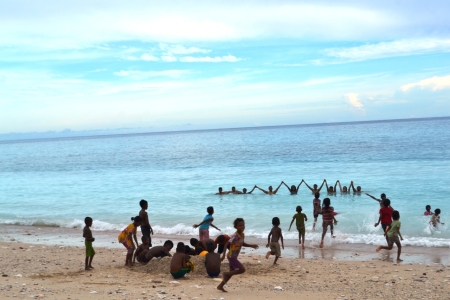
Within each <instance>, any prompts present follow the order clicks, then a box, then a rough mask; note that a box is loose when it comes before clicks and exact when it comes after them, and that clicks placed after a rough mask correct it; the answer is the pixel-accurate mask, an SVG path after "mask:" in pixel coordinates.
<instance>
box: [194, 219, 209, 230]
mask: <svg viewBox="0 0 450 300" xmlns="http://www.w3.org/2000/svg"><path fill="white" fill-rule="evenodd" d="M212 221H214V218H208V219H206V220H203V221H201V222H200V223H199V224H194V225H193V226H192V227H194V228H197V227H198V226H201V225H203V224H205V223H207V222H212ZM209 225H212V224H209Z"/></svg>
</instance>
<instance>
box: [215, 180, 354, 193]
mask: <svg viewBox="0 0 450 300" xmlns="http://www.w3.org/2000/svg"><path fill="white" fill-rule="evenodd" d="M302 183H305V185H306V187H307V188H308V189H309V190H310V191H311V192H312V193H313V194H315V193H318V192H320V190H321V189H322V187H323V185H324V184H325V186H326V189H327V193H328V194H329V195H332V194H335V193H336V192H337V190H336V188H337V186H338V185H339V189H340V191H341V193H342V194H347V193H350V189H352V190H353V193H354V194H360V193H361V187H360V186H357V187H356V188H355V185H354V183H353V181H351V182H350V185H349V186H348V188H347V186H342V185H341V182H340V181H339V180H337V181H336V183H335V184H334V187H333V186H332V185H330V186H328V183H327V180H326V179H324V180H323V182H322V184H321V185H320V187H318V186H317V184H314V185H313V186H312V187H310V186H309V185H308V184H307V183H306V181H305V180H304V179H302V181H300V183H299V184H298V185H297V186H295V185H291V186H290V187H289V186H288V185H287V184H286V183H285V182H284V181H281V183H280V184H279V185H278V187H277V188H276V189H275V190H274V189H273V187H272V186H269V188H268V189H267V190H265V189H263V188H260V187H259V186H257V185H255V186H254V187H253V188H252V189H251V190H250V191H247V189H246V188H243V189H242V191H239V190H238V189H236V187H234V186H233V187H232V188H231V191H224V190H223V188H222V187H219V189H218V192H217V193H216V195H227V194H251V193H252V192H253V191H254V190H255V189H258V190H260V191H262V192H263V193H264V194H267V195H275V194H276V193H277V192H278V189H279V188H280V187H281V186H282V185H284V186H286V188H287V189H288V190H289V192H290V193H291V195H297V193H298V190H299V189H300V186H301V185H302Z"/></svg>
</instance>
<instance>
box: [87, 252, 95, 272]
mask: <svg viewBox="0 0 450 300" xmlns="http://www.w3.org/2000/svg"><path fill="white" fill-rule="evenodd" d="M93 259H94V255H92V256H91V257H89V265H88V268H89V269H93V268H94V267H93V266H92V260H93Z"/></svg>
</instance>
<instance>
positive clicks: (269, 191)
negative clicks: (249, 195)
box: [255, 182, 283, 195]
mask: <svg viewBox="0 0 450 300" xmlns="http://www.w3.org/2000/svg"><path fill="white" fill-rule="evenodd" d="M282 184H283V183H282V182H281V183H280V185H279V186H278V187H277V188H276V189H275V190H273V187H272V186H269V190H268V191H266V190H265V189H262V188H260V187H259V186H255V187H256V188H257V189H258V190H261V191H262V192H263V193H264V194H266V195H275V194H276V193H277V192H278V189H279V188H280V186H281V185H282Z"/></svg>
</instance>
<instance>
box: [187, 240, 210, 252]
mask: <svg viewBox="0 0 450 300" xmlns="http://www.w3.org/2000/svg"><path fill="white" fill-rule="evenodd" d="M189 242H190V243H191V246H192V247H194V250H195V249H197V247H201V248H202V249H203V250H206V249H207V248H206V245H207V244H208V243H209V242H214V241H213V240H212V239H203V240H201V241H199V240H197V239H196V238H191V239H190V240H189Z"/></svg>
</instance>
